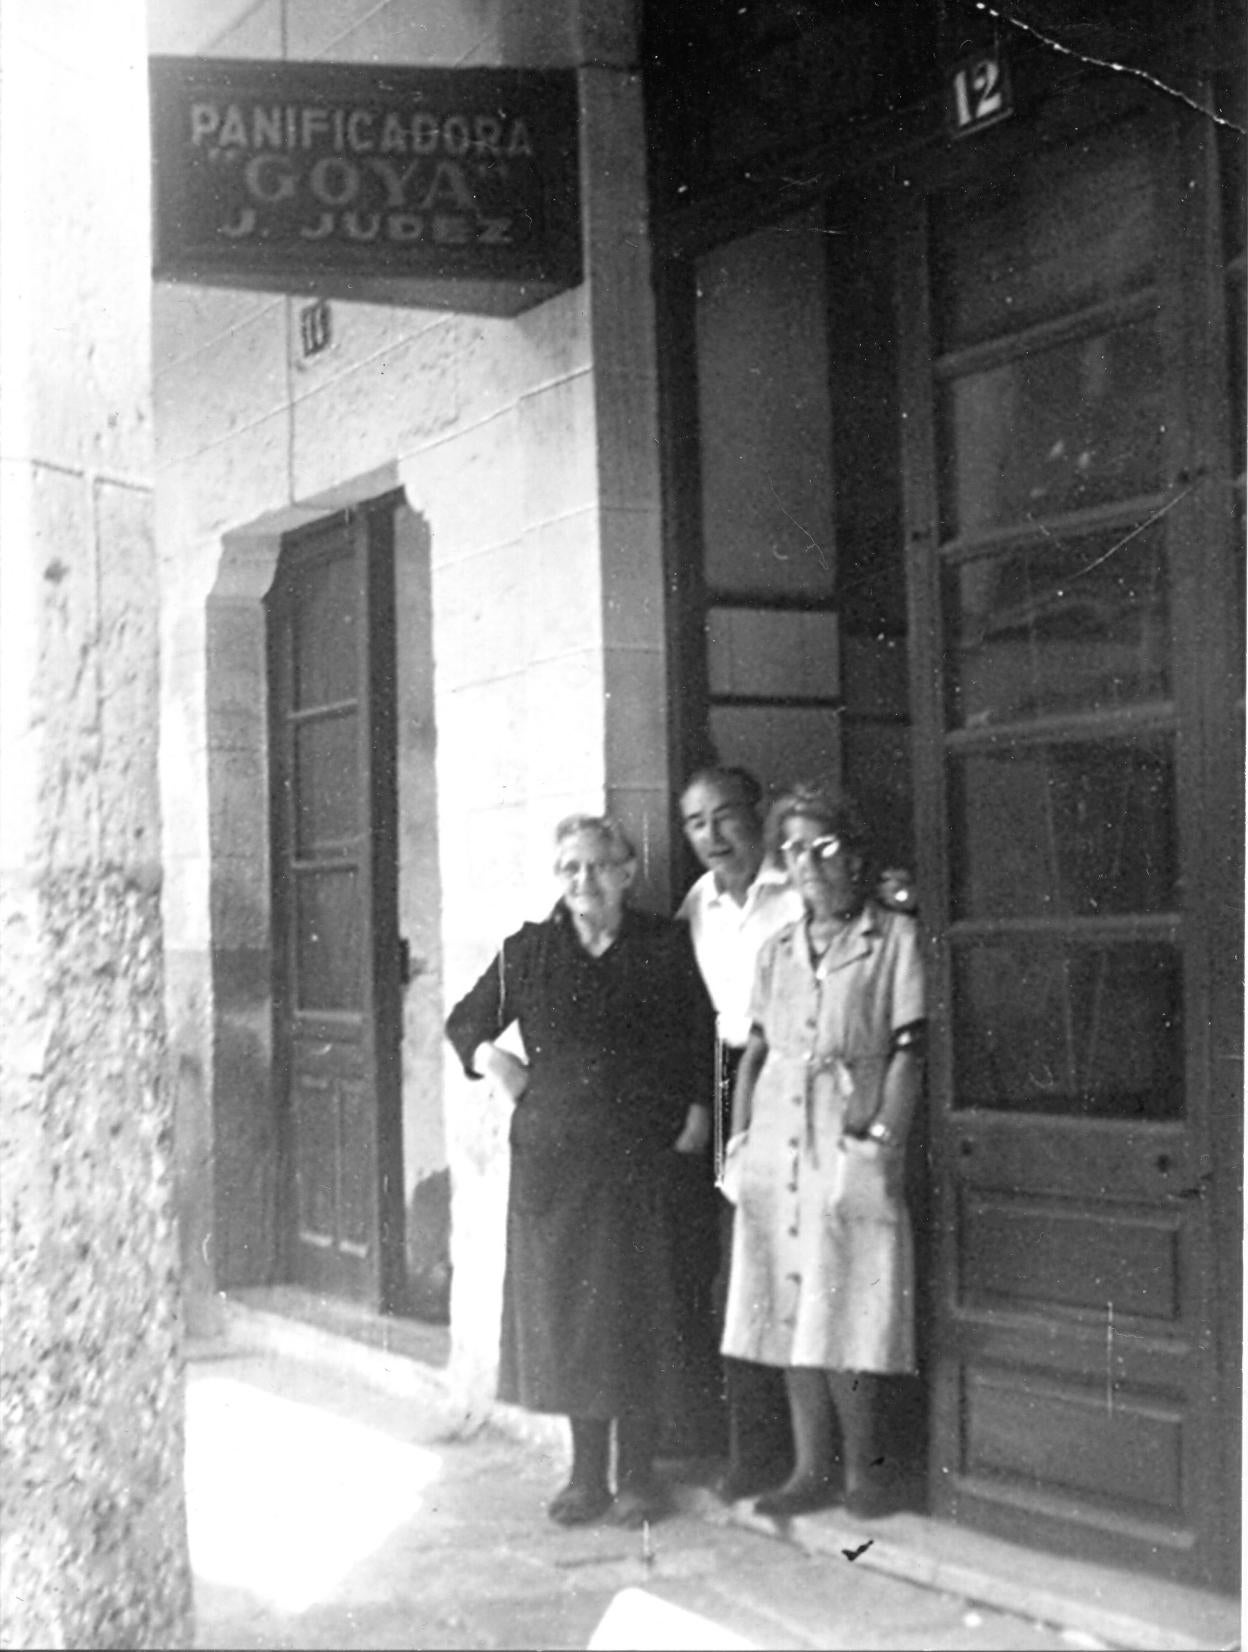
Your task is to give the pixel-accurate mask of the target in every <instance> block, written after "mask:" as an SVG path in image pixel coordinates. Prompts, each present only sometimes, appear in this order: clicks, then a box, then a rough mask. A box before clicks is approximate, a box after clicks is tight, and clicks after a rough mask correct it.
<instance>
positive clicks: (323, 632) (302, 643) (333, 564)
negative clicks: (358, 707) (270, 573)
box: [294, 557, 358, 710]
mask: <svg viewBox="0 0 1248 1652" xmlns="http://www.w3.org/2000/svg"><path fill="white" fill-rule="evenodd" d="M357 620H358V616H357V612H356V591H355V568H354V564H353V562H352V561H351V559H350V558H349V557H336V558H333V559H330V560H323V561H315V562H311V561H310V562H309V564H308V566H307V567H306V568H301V569H300V570H299V586H298V593H297V596H296V605H295V610H294V662H295V671H294V677H295V682H294V702H295V705H296V707H297V708H298V709H299V710H306V709H307V708H308V707H309V706H325V705H336V704H338V703H339V702H340V701H342V700H352V699H354V698H355V695H356V692H357V688H356V649H357V647H358V636H357V632H358V623H357Z"/></svg>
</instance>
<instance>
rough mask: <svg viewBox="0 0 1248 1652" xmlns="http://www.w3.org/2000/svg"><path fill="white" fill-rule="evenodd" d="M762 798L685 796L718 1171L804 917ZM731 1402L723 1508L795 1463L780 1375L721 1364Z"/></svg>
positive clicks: (715, 779)
mask: <svg viewBox="0 0 1248 1652" xmlns="http://www.w3.org/2000/svg"><path fill="white" fill-rule="evenodd" d="M761 802H762V788H761V787H760V786H759V784H758V781H757V780H755V778H754V776H753V775H752V774H750V773H749V772H748V770H746V769H738V768H721V767H713V768H703V769H699V770H698V771H697V772H696V773H695V774H693V775H692V776H690V779H689V781H688V783H687V784H686V786H685V789H684V791H683V792H682V793H681V800H680V808H681V821H682V823H683V825H684V830H685V837H686V838H687V839H688V842H689V846H690V848H691V849H692V850H693V852H694V854H695V855H696V856H697V857H698V860H699V861H700V862H701V864H702V865H703V866H704V867H705V868H706V870H705V871H704V872H703V874H702V876H701V877H700V878H699V879H698V880H697V882H696V883H695V884H694V885H693V887H692V888H691V889H690V890H689V893H688V894H687V895H686V896H685V898H684V900H683V901H682V902H681V905H680V908H679V911H678V912H677V916H678V917H680V918H684V919H685V920H686V921H687V922H688V924H689V931H690V938H691V940H692V941H693V949H694V952H695V954H696V956H697V960H698V967H699V969H700V970H701V972H702V978H703V980H704V981H705V983H706V989H707V992H708V994H709V995H710V998H711V1002H712V1003H713V1005H714V1006H715V1018H716V1031H717V1056H718V1059H717V1062H716V1072H717V1075H718V1079H717V1086H718V1090H719V1094H718V1096H717V1097H716V1112H715V1118H714V1121H713V1123H714V1136H715V1170H716V1174H717V1175H718V1173H719V1170H720V1168H721V1165H722V1159H723V1147H724V1143H725V1142H726V1140H727V1128H728V1113H729V1109H730V1107H731V1103H732V1084H733V1080H734V1078H735V1077H736V1070H737V1064H738V1062H739V1061H740V1059H741V1052H742V1051H743V1050H744V1048H745V1042H746V1039H747V1037H748V1036H749V1031H750V1016H749V1007H750V992H751V989H752V987H753V984H754V963H755V960H756V958H757V956H758V952H759V948H760V947H761V946H762V944H763V942H764V941H766V940H768V939H769V938H770V937H771V936H772V935H774V934H775V933H776V932H777V930H780V929H783V928H784V926H785V925H786V924H789V923H792V922H793V921H794V920H795V919H797V918H800V917H801V916H802V911H803V908H802V900H801V896H800V895H799V894H798V893H797V891H796V890H795V889H794V888H793V887H792V886H791V885H790V884H789V882H788V880H787V878H786V876H785V874H784V873H783V872H782V871H779V870H775V869H773V868H771V867H767V866H764V865H763V822H762V817H761V814H760V804H761ZM732 1215H733V1212H732V1206H731V1205H729V1204H728V1203H727V1202H726V1201H725V1202H724V1206H723V1214H722V1218H721V1264H720V1278H719V1281H718V1285H717V1289H716V1292H715V1306H716V1311H717V1317H718V1318H719V1319H720V1320H722V1315H723V1303H724V1297H725V1294H726V1291H727V1275H728V1262H729V1258H730V1256H731V1254H732V1243H731V1241H732ZM724 1374H725V1387H726V1392H727V1400H728V1441H729V1461H728V1472H727V1474H726V1475H725V1476H724V1478H723V1480H722V1481H721V1482H720V1485H719V1488H718V1489H719V1492H720V1495H721V1496H722V1497H723V1498H724V1499H725V1500H726V1501H735V1500H736V1499H737V1498H740V1497H751V1496H754V1495H755V1494H756V1493H758V1492H760V1491H764V1490H767V1489H769V1488H770V1487H772V1486H775V1485H779V1484H780V1483H781V1482H782V1481H783V1480H784V1479H785V1477H786V1476H787V1474H788V1472H789V1468H790V1466H791V1462H792V1450H793V1446H792V1435H791V1428H790V1422H789V1408H788V1400H787V1398H786V1394H785V1386H784V1380H783V1373H782V1372H781V1371H779V1370H777V1369H773V1368H771V1367H769V1366H765V1365H753V1364H749V1363H747V1362H746V1361H745V1360H726V1361H725V1362H724Z"/></svg>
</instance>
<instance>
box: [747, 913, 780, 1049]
mask: <svg viewBox="0 0 1248 1652" xmlns="http://www.w3.org/2000/svg"><path fill="white" fill-rule="evenodd" d="M783 933H784V931H783V930H780V931H779V932H778V933H777V934H775V935H772V936H771V937H770V939H768V940H766V941H764V942H763V944H762V946H761V947H760V948H759V950H758V956H757V957H756V958H755V960H754V985H753V986H752V987H751V988H750V1025H751V1027H762V1028H763V1029H764V1031H765V1030H766V1027H767V1014H768V1011H769V1010H770V1008H771V983H772V977H773V975H774V974H775V959H776V943H777V942H778V941H779V939H780V936H781V935H782V934H783Z"/></svg>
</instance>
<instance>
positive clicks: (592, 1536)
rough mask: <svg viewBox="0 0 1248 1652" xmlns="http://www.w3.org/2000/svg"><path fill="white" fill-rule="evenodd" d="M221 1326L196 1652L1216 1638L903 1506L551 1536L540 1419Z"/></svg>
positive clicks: (299, 1337) (1184, 1607)
mask: <svg viewBox="0 0 1248 1652" xmlns="http://www.w3.org/2000/svg"><path fill="white" fill-rule="evenodd" d="M229 1323H230V1326H231V1332H230V1338H229V1340H228V1341H223V1342H222V1343H220V1344H216V1345H213V1346H211V1347H207V1348H203V1349H200V1350H198V1351H197V1357H193V1358H192V1362H191V1366H190V1372H189V1380H188V1454H187V1455H188V1471H187V1473H188V1503H189V1511H190V1522H191V1536H192V1554H193V1560H194V1563H195V1570H196V1602H197V1614H198V1644H199V1645H200V1646H201V1647H221V1648H225V1647H239V1648H243V1647H246V1648H278V1647H282V1648H285V1647H291V1648H294V1647H309V1648H313V1647H331V1646H332V1647H343V1648H365V1647H370V1648H371V1647H378V1648H381V1647H408V1648H410V1647H428V1648H435V1647H443V1648H448V1649H459V1648H465V1649H467V1648H490V1647H496V1646H500V1647H501V1646H507V1647H518V1648H519V1647H534V1648H538V1647H540V1648H547V1649H551V1652H554V1649H559V1648H565V1647H566V1648H587V1647H590V1646H592V1647H594V1648H595V1649H596V1652H616V1649H623V1648H630V1649H632V1652H643V1649H645V1648H648V1647H673V1648H675V1647H687V1648H691V1649H692V1648H701V1647H707V1648H710V1647H722V1648H725V1649H727V1648H732V1647H741V1648H748V1647H754V1648H758V1649H759V1652H763V1649H769V1648H805V1647H812V1648H813V1647H826V1648H834V1647H862V1648H909V1649H919V1648H929V1647H930V1648H933V1649H934V1648H949V1649H951V1652H953V1649H956V1648H967V1649H971V1648H985V1649H987V1648H997V1649H1002V1652H1008V1649H1013V1648H1019V1649H1023V1648H1037V1649H1040V1648H1063V1649H1067V1652H1069V1649H1071V1648H1077V1647H1086V1648H1096V1647H1099V1646H1103V1647H1129V1648H1137V1647H1138V1648H1141V1649H1143V1648H1154V1647H1155V1648H1164V1649H1174V1652H1180V1649H1183V1648H1189V1647H1211V1648H1212V1647H1223V1646H1233V1645H1235V1644H1237V1636H1238V1611H1237V1609H1236V1607H1235V1606H1234V1604H1233V1603H1231V1602H1228V1601H1223V1600H1221V1599H1220V1597H1216V1598H1215V1597H1207V1596H1204V1595H1201V1594H1197V1593H1196V1592H1194V1591H1187V1590H1183V1591H1177V1592H1176V1591H1174V1590H1173V1589H1172V1588H1169V1587H1168V1586H1164V1585H1163V1586H1160V1593H1159V1592H1158V1586H1157V1585H1154V1584H1153V1583H1152V1582H1151V1581H1150V1580H1148V1579H1142V1578H1132V1579H1126V1580H1121V1579H1119V1577H1118V1574H1112V1573H1111V1574H1102V1573H1101V1572H1100V1570H1099V1569H1098V1568H1092V1567H1082V1568H1078V1567H1076V1569H1075V1573H1074V1574H1070V1573H1069V1572H1066V1573H1065V1574H1063V1573H1062V1568H1064V1567H1068V1566H1070V1565H1073V1564H1074V1563H1064V1562H1057V1561H1052V1560H1045V1559H1044V1558H1042V1557H1041V1558H1038V1557H1035V1556H1033V1555H1031V1554H1030V1553H1029V1552H1028V1551H1023V1550H1019V1549H1017V1548H1014V1547H1012V1546H1009V1545H995V1548H996V1549H999V1550H1001V1551H1004V1552H1003V1553H999V1554H992V1553H990V1552H989V1553H987V1554H986V1555H985V1551H984V1550H983V1547H982V1546H983V1545H985V1544H986V1545H988V1550H989V1551H991V1550H992V1549H993V1547H994V1545H993V1544H992V1540H991V1539H979V1538H975V1537H973V1536H969V1535H968V1534H967V1533H965V1532H962V1531H958V1532H956V1533H952V1534H951V1535H952V1537H953V1539H954V1541H953V1542H951V1543H947V1545H946V1548H947V1552H945V1551H944V1550H942V1538H945V1537H948V1536H949V1535H950V1534H949V1533H948V1532H945V1533H942V1531H941V1528H940V1526H939V1523H938V1522H933V1521H925V1520H921V1519H919V1517H916V1516H895V1517H892V1518H891V1519H888V1520H881V1521H876V1522H872V1523H871V1528H870V1530H869V1531H865V1530H851V1529H850V1528H849V1527H848V1526H847V1525H846V1524H845V1523H844V1519H843V1517H841V1518H840V1519H839V1520H838V1517H837V1515H836V1513H835V1512H834V1511H833V1512H831V1513H828V1514H821V1515H818V1516H813V1517H810V1518H809V1519H805V1520H801V1521H795V1522H793V1525H792V1527H791V1528H790V1529H789V1530H788V1532H787V1533H785V1534H783V1536H782V1535H781V1534H778V1533H777V1531H776V1528H775V1527H774V1525H772V1524H771V1523H770V1522H763V1521H759V1520H757V1518H756V1517H753V1516H751V1515H749V1514H748V1512H747V1511H746V1510H745V1509H744V1508H742V1509H739V1510H736V1511H730V1510H726V1509H724V1508H723V1507H722V1506H721V1505H719V1504H718V1503H717V1502H716V1501H715V1499H714V1498H713V1497H712V1496H711V1495H710V1493H709V1492H707V1491H705V1490H704V1489H702V1488H699V1487H697V1486H690V1485H683V1486H680V1487H678V1488H677V1494H676V1504H677V1506H676V1512H675V1513H674V1514H673V1516H672V1517H671V1518H669V1519H667V1520H664V1521H662V1522H660V1523H658V1524H656V1525H655V1526H653V1527H652V1528H650V1530H649V1533H648V1534H638V1533H634V1532H629V1531H624V1530H621V1529H620V1528H617V1527H614V1526H612V1525H610V1524H602V1525H598V1526H594V1527H589V1528H582V1529H579V1530H576V1531H564V1530H562V1529H561V1528H559V1527H557V1526H555V1525H553V1524H552V1523H551V1522H550V1521H549V1520H548V1519H547V1518H546V1516H545V1514H544V1505H545V1502H546V1500H547V1498H548V1497H549V1496H550V1494H551V1492H552V1491H553V1490H554V1489H555V1488H556V1487H557V1486H558V1485H559V1484H560V1483H561V1481H562V1478H563V1477H564V1475H565V1473H566V1458H565V1452H564V1447H563V1444H562V1436H561V1434H560V1433H559V1431H558V1430H552V1429H550V1428H549V1426H546V1425H543V1426H541V1427H538V1428H537V1429H536V1430H534V1429H532V1428H528V1427H526V1426H525V1424H524V1422H523V1421H522V1420H521V1419H519V1418H511V1419H508V1418H507V1416H506V1415H501V1416H500V1418H499V1419H497V1421H496V1422H495V1423H493V1424H491V1425H490V1426H486V1427H482V1428H479V1429H477V1430H476V1431H475V1432H474V1433H472V1434H471V1435H470V1436H468V1437H465V1436H464V1433H463V1423H464V1419H463V1418H462V1417H461V1416H458V1415H457V1414H456V1413H455V1411H454V1409H453V1408H452V1406H451V1405H450V1402H449V1401H448V1399H447V1397H446V1393H445V1389H444V1388H443V1385H442V1383H441V1381H440V1377H439V1373H438V1372H437V1371H436V1370H435V1369H433V1368H431V1367H429V1366H422V1365H421V1364H420V1362H418V1361H414V1360H412V1359H410V1358H407V1357H404V1356H397V1355H394V1354H391V1353H387V1352H386V1351H384V1350H380V1349H376V1348H365V1347H361V1346H360V1345H358V1344H354V1343H351V1342H350V1341H349V1340H348V1339H345V1338H343V1337H340V1336H332V1335H328V1334H327V1333H325V1332H323V1331H317V1330H316V1329H314V1328H312V1327H309V1326H303V1325H298V1324H295V1323H293V1322H291V1321H290V1320H288V1319H279V1317H278V1316H275V1315H266V1314H263V1313H256V1312H254V1311H249V1312H248V1311H245V1312H241V1313H239V1312H235V1313H232V1314H231V1316H230V1321H229ZM509 1420H510V1422H511V1423H512V1424H513V1425H514V1426H515V1429H516V1432H514V1433H510V1432H508V1431H507V1428H506V1425H507V1423H508V1421H509ZM499 1422H501V1423H502V1424H503V1425H504V1426H502V1427H500V1426H498V1423H499ZM864 1544H866V1545H867V1547H865V1548H864V1547H863V1545H864ZM851 1557H852V1558H851ZM985 1560H987V1561H991V1562H992V1563H993V1565H994V1566H995V1567H996V1568H997V1570H996V1572H995V1576H990V1575H989V1574H990V1572H991V1567H986V1564H985ZM1124 1581H1125V1584H1126V1585H1128V1586H1129V1589H1130V1594H1129V1595H1128V1594H1126V1593H1124V1592H1123V1591H1122V1590H1121V1589H1119V1590H1118V1592H1117V1593H1115V1585H1116V1584H1118V1583H1122V1582H1124ZM1074 1587H1081V1588H1082V1590H1083V1602H1082V1604H1083V1610H1082V1611H1080V1612H1074V1613H1072V1612H1071V1611H1069V1610H1066V1609H1064V1608H1063V1605H1062V1602H1063V1599H1064V1593H1063V1592H1064V1591H1066V1590H1069V1589H1071V1588H1074ZM1066 1604H1067V1605H1068V1604H1069V1602H1068V1601H1067V1603H1066ZM1072 1619H1073V1620H1076V1621H1072Z"/></svg>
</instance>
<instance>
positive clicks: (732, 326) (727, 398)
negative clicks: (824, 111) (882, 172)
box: [696, 208, 836, 597]
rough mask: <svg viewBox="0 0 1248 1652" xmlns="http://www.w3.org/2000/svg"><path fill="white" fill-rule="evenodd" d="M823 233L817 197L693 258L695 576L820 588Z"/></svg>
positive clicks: (828, 566) (825, 547)
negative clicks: (698, 530)
mask: <svg viewBox="0 0 1248 1652" xmlns="http://www.w3.org/2000/svg"><path fill="white" fill-rule="evenodd" d="M825 242H826V234H825V227H824V222H823V216H822V210H821V209H818V208H815V209H812V210H811V211H810V212H807V213H803V214H801V215H800V216H798V217H795V218H790V219H786V220H785V221H784V222H783V223H780V224H776V225H773V226H772V227H771V228H769V229H765V230H760V231H758V232H757V233H756V234H754V235H749V236H746V237H745V238H744V239H742V240H739V241H733V242H731V243H730V244H728V245H727V246H724V247H718V248H716V249H715V251H714V252H710V253H706V254H704V256H703V257H701V258H700V259H699V260H698V262H697V266H696V273H697V295H698V296H697V350H698V419H699V436H700V464H701V474H702V531H703V547H704V555H705V571H706V582H707V584H708V586H710V587H711V589H712V590H714V591H717V592H732V593H738V594H743V595H744V594H754V595H767V594H782V595H787V596H798V595H803V594H805V595H813V596H822V597H827V596H830V595H831V593H832V591H833V588H834V585H835V576H836V558H835V546H834V540H833V527H832V438H831V417H830V414H829V405H828V342H827V300H826V273H825V266H826V259H825V250H824V248H825Z"/></svg>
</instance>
